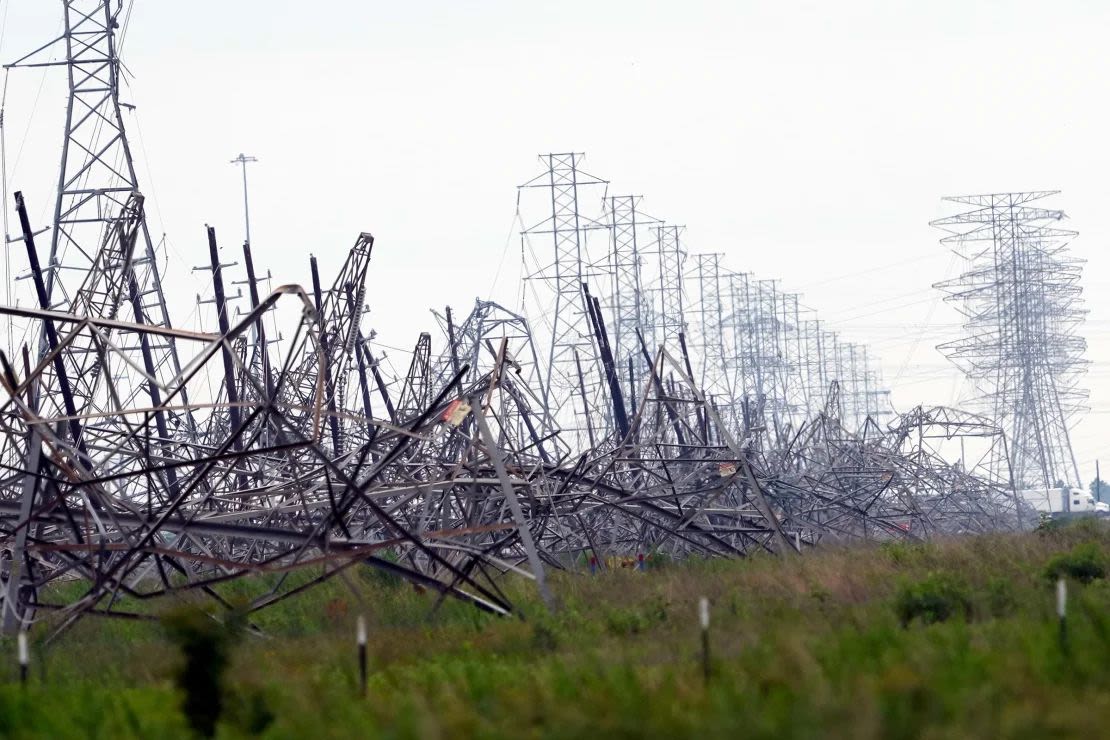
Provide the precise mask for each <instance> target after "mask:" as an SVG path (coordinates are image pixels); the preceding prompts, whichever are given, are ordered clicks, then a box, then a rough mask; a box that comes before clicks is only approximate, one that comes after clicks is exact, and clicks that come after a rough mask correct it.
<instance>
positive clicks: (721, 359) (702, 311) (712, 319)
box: [690, 253, 734, 403]
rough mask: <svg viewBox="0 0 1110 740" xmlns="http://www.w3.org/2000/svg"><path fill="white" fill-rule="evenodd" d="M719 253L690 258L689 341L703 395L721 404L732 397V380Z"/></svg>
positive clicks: (727, 401)
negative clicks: (693, 320) (692, 320)
mask: <svg viewBox="0 0 1110 740" xmlns="http://www.w3.org/2000/svg"><path fill="white" fill-rule="evenodd" d="M723 256H724V255H721V254H716V253H714V254H698V255H695V256H694V269H693V271H692V273H691V275H690V278H691V279H692V281H693V282H694V284H695V286H696V289H697V290H696V304H695V307H694V310H693V313H694V314H696V315H697V318H698V326H697V330H698V331H697V335H696V337H695V338H694V341H693V342H692V344H693V346H694V348H695V349H696V352H695V353H694V354H695V355H696V361H697V363H698V364H699V365H700V370H701V372H700V377H699V378H698V380H699V382H700V383H701V388H702V390H703V392H705V393H707V394H709V395H710V396H713V397H716V398H717V399H718V400H721V401H723V402H724V403H729V402H730V401H731V400H732V399H733V398H734V395H733V388H732V383H731V381H732V378H731V377H730V376H729V372H728V363H727V361H726V357H727V356H728V349H727V347H726V344H725V330H724V324H725V320H726V312H725V308H724V297H723V296H722V286H723V279H722V275H721V257H723Z"/></svg>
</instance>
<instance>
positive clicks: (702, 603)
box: [698, 596, 709, 686]
mask: <svg viewBox="0 0 1110 740" xmlns="http://www.w3.org/2000/svg"><path fill="white" fill-rule="evenodd" d="M698 621H699V622H701V669H702V673H703V674H704V676H705V683H706V685H707V686H708V685H709V599H707V598H706V597H704V596H702V597H701V600H699V601H698Z"/></svg>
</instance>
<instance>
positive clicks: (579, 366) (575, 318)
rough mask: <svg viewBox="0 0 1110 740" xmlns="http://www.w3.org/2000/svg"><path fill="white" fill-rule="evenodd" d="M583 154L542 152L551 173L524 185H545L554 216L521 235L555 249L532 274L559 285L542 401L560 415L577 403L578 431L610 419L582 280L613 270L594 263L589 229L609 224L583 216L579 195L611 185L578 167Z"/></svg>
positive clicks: (555, 292)
mask: <svg viewBox="0 0 1110 740" xmlns="http://www.w3.org/2000/svg"><path fill="white" fill-rule="evenodd" d="M583 157H584V155H582V154H580V153H576V152H569V153H564V154H544V155H541V156H540V160H541V161H542V162H543V163H544V165H545V166H546V171H544V172H542V173H540V174H539V175H537V176H536V177H534V178H533V179H531V180H529V181H528V182H526V183H525V184H523V185H521V186H520V188H521V189H524V188H542V189H546V190H547V191H548V193H549V196H550V216H548V217H547V218H545V219H544V220H543V221H541V222H540V223H538V224H535V225H534V226H531V227H529V228H526V229H525V230H524V231H523V233H522V236H523V237H524V238H528V237H530V236H537V235H544V236H550V238H551V246H552V248H553V249H552V261H551V262H550V263H549V264H547V265H545V266H542V267H541V268H540V269H539V271H538V272H537V273H536V274H534V275H530V276H529V277H530V278H532V279H538V280H543V281H546V282H548V283H549V284H551V285H552V286H553V288H554V305H553V306H552V307H551V310H550V312H549V313H548V315H547V318H548V319H549V321H550V338H549V343H548V347H547V352H546V355H547V373H546V377H545V382H544V386H543V392H542V398H543V402H544V405H545V407H546V408H548V409H550V410H551V411H552V413H555V414H556V415H558V412H559V409H560V408H562V407H563V406H566V405H568V403H575V414H576V415H577V416H578V417H579V419H578V428H579V430H582V429H586V430H590V428H591V425H593V424H597V423H598V421H597V419H596V418H593V417H595V416H600V417H602V418H606V417H607V415H608V406H607V404H605V403H601V402H599V399H598V397H597V396H598V394H599V393H601V392H603V391H602V388H601V386H602V383H601V382H600V378H601V376H602V373H601V372H600V370H599V368H598V364H599V359H598V354H597V349H596V347H597V345H596V343H595V342H594V338H593V329H592V327H591V326H590V319H589V309H588V307H587V301H586V296H585V293H584V291H583V284H584V283H586V282H587V281H588V280H590V279H591V278H594V277H598V278H603V279H605V281H606V282H607V281H608V274H607V269H606V268H605V267H604V266H602V267H594V266H593V265H592V264H591V262H590V258H589V254H588V251H587V247H586V233H587V232H588V231H591V230H595V229H607V228H608V227H607V225H606V224H603V223H598V222H596V221H594V220H592V219H590V218H588V217H586V216H585V215H583V214H582V212H581V210H580V208H579V196H580V190H581V189H583V188H586V187H590V186H597V185H607V184H608V183H607V182H606V181H605V180H601V179H600V178H597V177H594V176H593V175H589V174H587V173H585V172H583V171H582V170H581V169H579V166H580V164H581V162H582V159H583ZM579 400H580V401H581V403H580V404H579V403H578V401H579ZM590 435H591V436H592V431H591V432H590Z"/></svg>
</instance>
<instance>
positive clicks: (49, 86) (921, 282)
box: [0, 0, 1110, 478]
mask: <svg viewBox="0 0 1110 740" xmlns="http://www.w3.org/2000/svg"><path fill="white" fill-rule="evenodd" d="M125 4H126V3H125ZM0 7H2V13H3V14H4V15H5V16H6V20H5V22H4V35H3V39H2V42H0V56H2V58H3V59H4V60H5V61H11V60H14V59H15V58H17V57H18V56H20V55H21V54H22V53H23V52H24V51H27V50H30V49H32V48H34V47H36V46H38V45H39V44H41V43H42V42H44V41H45V40H47V39H48V38H49V37H51V36H52V35H56V33H57V32H58V31H59V23H60V17H61V2H60V1H59V2H50V1H48V0H0ZM126 32H127V33H126V38H125V42H124V47H123V58H124V62H125V64H126V65H127V68H128V71H129V73H130V75H131V76H130V78H129V80H128V83H129V84H128V89H127V91H126V93H125V95H124V97H125V98H126V101H127V102H129V103H134V104H135V105H137V106H138V107H137V110H136V112H135V113H134V114H130V115H129V116H128V118H127V125H128V127H129V134H130V136H131V139H132V144H133V149H134V152H135V156H136V159H137V165H138V169H139V173H140V178H141V180H142V182H143V190H144V191H145V193H146V194H147V196H148V198H149V199H150V201H152V202H150V203H149V205H148V214H149V217H150V222H151V229H152V232H154V233H160V232H165V233H166V234H167V242H168V244H169V245H170V251H171V271H170V281H169V283H170V287H169V290H170V291H172V293H173V296H172V303H173V306H174V312H175V314H177V316H175V321H176V323H178V324H180V325H185V326H190V325H193V324H194V323H195V322H196V317H195V316H194V315H193V313H194V309H195V298H194V296H195V294H196V293H198V292H204V291H205V290H206V289H207V283H206V282H205V280H206V279H207V275H206V274H203V273H200V274H197V275H192V274H191V273H190V272H189V268H190V267H192V266H194V265H199V264H201V263H203V262H204V261H205V260H206V257H205V254H206V253H205V252H204V248H205V241H204V224H205V223H210V224H212V225H213V226H215V227H216V229H217V233H218V234H219V236H220V238H221V242H222V243H223V245H224V247H225V252H227V253H229V256H228V259H229V260H231V259H234V258H235V256H236V253H237V249H238V245H239V244H240V243H241V241H242V239H243V226H242V202H241V190H240V188H241V181H240V180H239V172H238V170H237V169H236V168H235V167H233V166H232V165H231V164H229V163H228V160H230V159H231V158H232V157H234V156H235V155H236V154H238V153H239V152H240V151H243V152H246V153H247V154H250V155H254V156H256V157H258V159H259V160H260V161H259V163H258V164H257V165H253V166H252V169H251V171H250V175H251V213H252V219H251V230H252V236H253V242H254V249H255V255H256V261H257V262H258V263H260V264H261V265H262V266H264V267H268V268H269V269H271V270H272V271H273V273H274V276H275V280H276V281H277V282H294V281H295V282H301V281H306V280H307V267H306V264H307V254H308V253H309V252H312V253H314V254H316V255H317V257H319V258H320V260H321V265H322V269H323V271H324V274H325V275H330V274H334V271H335V270H336V269H337V268H338V266H339V264H340V262H341V260H342V259H343V256H344V255H345V252H346V250H347V249H348V248H349V247H350V245H351V244H352V243H353V241H354V238H355V236H356V235H357V233H358V232H359V231H370V232H372V233H373V234H374V235H375V236H376V237H377V244H376V247H375V254H374V258H373V262H372V266H371V276H370V279H369V293H368V301H369V303H370V305H371V308H372V314H371V317H370V320H369V323H370V324H371V325H373V326H374V327H375V328H377V330H378V331H379V333H380V338H381V341H382V342H383V343H385V344H387V345H395V346H401V347H408V346H411V344H412V343H413V342H414V341H415V337H416V334H417V332H419V331H420V330H422V329H425V330H431V329H432V328H433V324H432V317H431V315H430V313H428V309H429V308H430V307H433V306H435V307H442V306H443V305H444V304H446V303H451V304H453V305H454V306H455V307H456V308H457V309H458V310H459V311H460V312H462V313H465V312H467V311H469V308H470V306H471V304H472V302H473V300H474V298H475V297H476V296H478V295H482V296H483V297H485V295H487V294H491V295H493V297H496V298H500V299H502V300H503V301H505V302H506V303H511V302H512V301H513V300H514V299H515V298H516V296H517V281H518V276H519V272H520V270H519V265H520V248H519V241H518V239H517V238H516V237H515V236H514V235H513V232H514V230H515V224H514V215H515V209H516V189H515V186H516V185H518V184H520V183H522V182H524V181H526V180H528V179H529V178H531V177H532V176H533V175H535V174H536V173H537V172H539V171H540V164H539V162H538V161H537V159H536V154H538V153H541V152H549V151H569V150H574V151H584V152H586V153H587V162H586V169H587V170H588V171H590V172H591V173H593V174H596V175H598V176H600V177H603V178H606V179H608V180H610V181H611V183H612V184H611V186H610V192H611V193H614V194H619V193H625V192H632V193H637V194H642V195H643V196H644V207H645V208H646V209H647V210H649V211H650V212H651V213H652V214H654V215H658V216H660V217H664V218H666V219H667V220H669V221H671V222H674V223H683V224H685V225H686V226H687V232H686V240H687V245H688V247H689V249H690V250H691V251H692V252H723V253H725V254H726V255H727V257H726V260H725V262H726V264H727V265H728V266H729V267H730V268H732V269H734V270H738V271H750V272H755V273H756V274H757V275H758V276H759V277H762V278H772V277H776V278H782V280H783V285H784V287H785V288H786V289H788V290H797V291H800V292H802V293H803V294H804V299H803V300H804V302H805V304H806V305H807V306H811V307H814V308H816V309H818V311H819V314H820V315H821V317H822V318H824V319H825V320H826V321H829V322H830V323H831V324H833V327H834V328H836V329H837V330H839V331H841V332H842V333H843V334H844V335H845V336H846V337H847V338H849V339H852V340H855V341H864V342H868V343H870V344H871V346H872V347H873V349H874V351H875V352H877V353H878V354H880V355H881V357H882V360H883V370H884V375H885V379H886V382H887V383H888V384H889V385H890V386H891V387H892V388H893V390H894V395H893V397H894V400H895V403H896V405H897V406H898V407H899V408H900V409H908V408H909V407H910V406H912V405H914V404H916V403H919V402H927V403H946V404H951V403H955V402H957V401H959V400H960V397H961V394H962V393H966V388H964V386H963V384H962V383H961V381H960V378H959V375H958V373H956V372H954V371H953V370H952V369H950V366H949V365H948V364H947V361H946V360H944V358H943V357H942V356H941V355H940V354H939V353H938V352H937V351H936V350H935V349H934V347H935V345H936V344H938V343H939V342H941V341H945V340H947V339H952V338H955V337H957V336H958V331H959V330H958V327H957V325H956V321H957V318H956V316H955V314H954V313H953V312H952V310H951V309H950V308H949V307H947V306H946V305H944V304H942V303H940V302H939V300H938V298H939V295H938V293H937V291H934V290H932V289H931V288H930V285H931V284H932V283H934V282H936V281H939V280H941V279H943V278H945V277H948V276H951V274H952V270H953V262H952V260H951V259H950V256H949V254H948V253H947V252H946V251H945V249H944V248H943V247H942V246H940V245H939V244H938V241H937V240H938V239H939V237H940V236H941V234H940V233H939V232H937V231H935V230H933V229H931V228H930V227H929V226H928V222H929V221H930V220H931V219H934V218H937V217H938V216H939V215H941V214H942V213H948V212H950V210H945V209H944V208H943V207H942V206H941V204H940V200H939V199H940V196H942V195H952V194H961V193H979V192H997V191H1005V190H1039V189H1060V190H1062V191H1063V192H1062V194H1061V195H1060V196H1057V198H1056V199H1055V201H1054V202H1053V203H1052V205H1054V206H1055V207H1059V208H1063V209H1064V210H1066V211H1067V212H1068V214H1069V216H1070V217H1071V218H1070V223H1069V224H1067V226H1068V227H1069V228H1073V229H1076V230H1078V231H1079V232H1080V237H1079V238H1078V239H1077V240H1076V241H1075V242H1074V245H1073V247H1074V250H1075V252H1076V253H1077V254H1078V255H1080V256H1082V257H1084V258H1086V259H1087V260H1089V263H1088V265H1087V271H1086V276H1085V280H1084V285H1085V287H1086V290H1087V296H1088V299H1089V302H1088V308H1089V309H1090V317H1089V321H1088V323H1087V326H1086V329H1085V332H1084V333H1085V335H1086V337H1087V338H1088V341H1089V342H1090V352H1089V358H1090V360H1091V361H1092V366H1091V372H1090V375H1089V377H1088V381H1089V382H1088V386H1089V387H1090V389H1091V405H1092V409H1093V411H1092V413H1091V414H1090V415H1089V416H1088V417H1087V418H1086V420H1085V421H1084V422H1083V423H1082V424H1081V425H1080V426H1079V427H1078V429H1077V430H1076V434H1075V447H1076V453H1077V456H1078V457H1079V461H1080V466H1081V472H1082V474H1083V476H1084V477H1085V478H1089V477H1090V476H1091V475H1092V474H1093V462H1094V459H1095V458H1096V456H1097V455H1098V454H1099V453H1100V452H1101V451H1102V448H1101V447H1100V443H1101V440H1102V434H1101V428H1102V425H1103V424H1105V423H1107V422H1108V421H1110V418H1108V417H1107V416H1106V414H1107V413H1110V366H1108V365H1107V362H1108V361H1110V350H1107V349H1105V348H1104V345H1105V344H1106V342H1105V340H1106V339H1107V337H1108V336H1110V290H1108V288H1110V278H1107V277H1105V275H1107V271H1108V270H1110V257H1107V255H1106V253H1105V252H1106V250H1105V248H1104V247H1105V245H1107V244H1108V243H1110V213H1108V211H1107V204H1108V203H1110V182H1108V181H1107V178H1106V176H1105V174H1104V173H1105V172H1107V171H1110V162H1108V159H1110V156H1108V152H1107V146H1106V136H1107V134H1106V132H1107V131H1108V130H1110V120H1108V119H1110V113H1108V111H1110V107H1108V106H1107V104H1106V102H1105V99H1106V91H1105V84H1106V81H1107V80H1108V79H1110V55H1108V54H1107V53H1106V51H1105V39H1107V38H1110V4H1108V3H1105V2H1080V1H1078V0H1073V1H1071V2H1055V3H1050V4H1049V3H1043V2H986V1H984V0H959V1H952V2H948V1H941V0H931V1H930V2H896V1H893V0H882V1H880V0H876V1H875V2H793V3H792V2H761V3H756V2H693V1H690V0H687V1H686V2H671V3H657V2H645V1H644V0H640V1H639V2H580V1H577V0H563V1H561V2H557V3H542V4H541V3H532V2H522V1H521V0H516V1H515V2H510V1H505V2H461V1H457V0H456V1H454V2H422V3H421V2H409V3H399V2H394V3H382V2H366V1H365V0H315V1H314V2H311V3H306V2H278V1H275V0H268V1H266V2H263V1H262V0H251V1H248V0H237V1H236V2H227V0H224V1H223V2H217V1H216V0H193V2H189V3H165V2H154V1H153V0H138V1H137V2H135V4H134V10H133V13H132V15H131V18H130V23H129V24H128V26H127V28H126ZM63 74H64V73H63V71H62V70H60V69H52V70H46V71H40V70H18V71H15V72H12V73H11V75H10V79H9V82H8V93H7V101H6V128H7V130H6V143H7V148H8V163H9V164H8V174H9V181H10V182H11V185H12V187H13V189H19V188H22V189H23V190H24V192H25V194H26V195H27V198H28V201H29V203H30V204H31V210H32V215H33V216H35V214H36V212H37V214H38V215H37V218H38V221H37V224H38V225H45V224H46V223H47V219H48V217H49V210H50V207H51V206H52V203H53V197H54V196H53V187H54V180H55V178H56V177H57V167H58V162H57V160H58V154H59V148H60V142H61V126H62V113H63V110H64V108H63V106H64V79H63ZM13 259H14V257H13ZM16 261H17V262H18V260H16ZM499 265H500V270H499ZM21 267H22V263H19V264H14V265H13V270H15V269H17V268H21ZM495 276H496V277H497V279H496V281H495ZM397 355H398V357H399V353H397ZM1108 459H1110V458H1108Z"/></svg>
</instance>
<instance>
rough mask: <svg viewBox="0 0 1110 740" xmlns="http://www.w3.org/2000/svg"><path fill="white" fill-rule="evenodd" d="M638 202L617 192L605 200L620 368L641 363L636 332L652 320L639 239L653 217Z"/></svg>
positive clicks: (632, 197) (640, 364)
mask: <svg viewBox="0 0 1110 740" xmlns="http://www.w3.org/2000/svg"><path fill="white" fill-rule="evenodd" d="M639 203H640V196H638V195H616V196H611V197H610V198H608V199H607V201H606V207H607V208H606V210H607V211H608V215H609V227H610V229H611V237H612V251H611V253H610V255H611V259H612V271H613V285H612V291H613V297H612V301H611V304H612V308H613V319H614V322H615V326H614V329H615V330H614V332H613V355H614V356H615V357H616V359H617V363H618V364H619V365H620V366H621V367H624V366H625V365H627V363H628V361H629V358H632V359H633V365H634V367H637V368H639V367H641V366H643V365H644V362H643V361H642V357H641V352H640V340H639V337H638V335H637V332H638V331H640V330H642V329H643V327H645V326H649V325H650V323H651V321H650V316H651V302H650V300H649V299H648V298H647V296H646V294H645V286H644V284H643V255H642V254H641V250H642V248H643V247H644V246H646V245H644V244H642V243H641V239H642V237H643V236H644V233H643V232H644V229H645V228H646V227H647V226H648V225H650V224H652V223H655V219H652V218H650V217H647V216H645V215H644V214H643V213H642V212H640V211H639V209H638V206H639Z"/></svg>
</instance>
